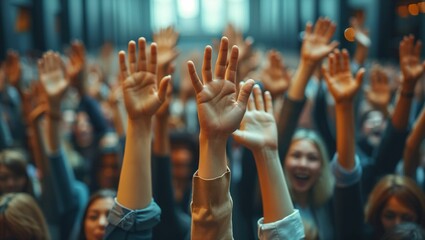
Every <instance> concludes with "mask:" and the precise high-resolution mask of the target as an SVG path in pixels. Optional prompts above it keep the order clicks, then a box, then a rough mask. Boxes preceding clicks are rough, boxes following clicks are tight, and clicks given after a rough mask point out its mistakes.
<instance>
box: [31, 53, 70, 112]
mask: <svg viewBox="0 0 425 240" xmlns="http://www.w3.org/2000/svg"><path fill="white" fill-rule="evenodd" d="M38 71H39V75H40V81H41V85H42V90H43V92H44V94H45V95H46V96H47V100H48V102H49V105H50V106H60V102H61V100H62V97H63V96H64V94H65V91H66V89H67V88H68V86H69V83H70V80H69V76H68V74H67V72H66V67H65V64H64V62H63V61H62V59H61V58H60V56H59V54H57V53H54V52H52V51H48V52H46V53H45V54H44V55H43V57H42V58H41V59H40V60H38Z"/></svg>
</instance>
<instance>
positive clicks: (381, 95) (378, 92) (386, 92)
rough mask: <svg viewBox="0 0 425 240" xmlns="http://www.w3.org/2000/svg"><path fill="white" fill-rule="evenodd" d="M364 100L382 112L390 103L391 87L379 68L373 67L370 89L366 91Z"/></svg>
mask: <svg viewBox="0 0 425 240" xmlns="http://www.w3.org/2000/svg"><path fill="white" fill-rule="evenodd" d="M366 99H367V100H368V101H369V103H370V104H371V105H372V106H373V107H375V108H377V109H381V110H384V109H386V108H387V106H388V104H389V103H390V101H391V87H390V84H389V81H388V76H387V75H386V73H385V72H384V70H383V69H382V68H381V67H379V66H374V67H373V68H372V70H371V74H370V87H368V88H367V89H366Z"/></svg>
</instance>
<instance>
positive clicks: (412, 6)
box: [407, 3, 419, 16]
mask: <svg viewBox="0 0 425 240" xmlns="http://www.w3.org/2000/svg"><path fill="white" fill-rule="evenodd" d="M407 8H408V10H409V13H410V15H412V16H417V15H418V14H419V7H418V5H417V4H414V3H413V4H409V6H408V7H407Z"/></svg>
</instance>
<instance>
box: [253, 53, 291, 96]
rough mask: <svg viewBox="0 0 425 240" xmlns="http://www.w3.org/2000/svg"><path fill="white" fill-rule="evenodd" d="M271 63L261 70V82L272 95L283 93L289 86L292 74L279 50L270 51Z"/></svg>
mask: <svg viewBox="0 0 425 240" xmlns="http://www.w3.org/2000/svg"><path fill="white" fill-rule="evenodd" d="M268 60H269V64H268V66H267V67H266V68H264V69H263V70H262V71H261V76H260V78H261V82H263V84H264V87H265V88H266V89H267V90H268V91H270V93H271V94H272V96H274V97H276V96H279V95H282V94H283V93H285V92H286V90H288V88H289V84H290V82H291V75H290V74H289V73H288V71H287V70H286V69H285V65H284V64H283V59H282V56H281V55H280V53H279V52H278V51H274V50H272V51H270V52H269V53H268Z"/></svg>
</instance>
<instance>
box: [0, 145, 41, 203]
mask: <svg viewBox="0 0 425 240" xmlns="http://www.w3.org/2000/svg"><path fill="white" fill-rule="evenodd" d="M0 165H3V166H5V167H6V168H7V169H9V170H10V171H12V172H13V173H14V174H15V175H16V176H19V177H24V178H25V185H24V187H23V188H22V189H21V192H25V193H28V194H30V195H32V196H34V189H33V186H32V182H31V180H30V178H29V176H28V172H27V159H26V158H25V156H24V154H23V153H22V152H20V151H19V150H11V149H9V150H3V151H2V152H0ZM1 194H3V193H2V192H1V191H0V195H1Z"/></svg>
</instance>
